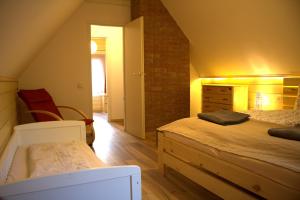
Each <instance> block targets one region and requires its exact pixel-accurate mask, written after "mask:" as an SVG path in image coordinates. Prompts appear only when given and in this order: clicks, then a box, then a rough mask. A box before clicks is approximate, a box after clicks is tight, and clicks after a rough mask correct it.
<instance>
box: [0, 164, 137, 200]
mask: <svg viewBox="0 0 300 200" xmlns="http://www.w3.org/2000/svg"><path fill="white" fill-rule="evenodd" d="M61 198H63V199H66V200H79V199H89V200H96V199H97V200H98V199H110V200H119V199H124V200H127V199H128V200H141V170H140V168H139V167H138V166H117V167H109V168H95V169H89V170H82V171H78V172H72V173H65V174H59V175H54V176H48V177H41V178H34V179H27V180H24V181H20V182H16V183H11V184H6V185H2V186H0V199H3V200H10V199H14V200H25V199H31V200H39V199H44V200H50V199H61Z"/></svg>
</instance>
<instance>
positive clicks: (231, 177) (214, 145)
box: [158, 118, 300, 199]
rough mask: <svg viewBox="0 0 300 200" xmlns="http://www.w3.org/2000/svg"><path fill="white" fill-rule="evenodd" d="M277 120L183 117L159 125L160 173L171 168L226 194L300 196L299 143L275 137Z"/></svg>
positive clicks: (228, 196)
mask: <svg viewBox="0 0 300 200" xmlns="http://www.w3.org/2000/svg"><path fill="white" fill-rule="evenodd" d="M271 127H280V125H278V124H272V123H268V122H261V121H257V120H250V121H247V122H245V123H242V124H239V125H232V126H221V125H217V124H214V123H211V122H207V121H204V120H200V119H197V118H185V119H181V120H178V121H175V122H173V123H170V124H168V125H166V126H163V127H161V128H159V132H158V145H159V162H160V167H161V169H162V172H163V173H165V172H164V171H165V167H166V166H168V167H171V168H173V169H175V170H176V171H179V172H180V173H182V174H183V175H185V176H187V177H188V178H190V179H192V180H193V181H195V182H197V183H198V184H200V185H202V186H203V187H205V188H207V189H208V190H210V191H212V192H214V193H216V194H217V195H219V196H220V197H222V198H224V199H256V198H259V197H264V198H267V199H300V142H299V141H291V140H285V139H281V138H275V137H271V136H269V135H268V134H267V130H268V128H271Z"/></svg>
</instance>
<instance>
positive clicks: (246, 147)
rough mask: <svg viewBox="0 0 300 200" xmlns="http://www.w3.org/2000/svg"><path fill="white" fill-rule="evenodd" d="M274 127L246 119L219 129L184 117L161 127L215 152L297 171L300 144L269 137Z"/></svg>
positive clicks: (299, 167)
mask: <svg viewBox="0 0 300 200" xmlns="http://www.w3.org/2000/svg"><path fill="white" fill-rule="evenodd" d="M271 127H281V126H280V125H277V124H272V123H267V122H260V121H256V120H249V121H247V122H244V123H242V124H238V125H231V126H221V125H217V124H214V123H210V122H207V121H204V120H200V119H198V118H184V119H180V120H177V121H175V122H173V123H170V124H167V125H165V126H162V127H160V128H159V129H158V130H159V131H167V132H172V133H176V134H180V135H182V136H185V137H187V138H191V139H193V140H195V141H197V142H200V143H201V144H203V145H206V146H209V147H213V148H214V149H216V150H219V151H224V152H229V153H231V154H235V155H239V156H243V157H246V158H251V159H255V160H259V161H263V162H268V163H271V164H273V165H277V166H280V167H284V168H286V169H289V170H292V171H294V172H297V173H299V172H300V142H299V141H294V140H286V139H281V138H276V137H271V136H269V135H268V133H267V130H268V129H269V128H271Z"/></svg>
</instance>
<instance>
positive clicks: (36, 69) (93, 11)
mask: <svg viewBox="0 0 300 200" xmlns="http://www.w3.org/2000/svg"><path fill="white" fill-rule="evenodd" d="M129 20H130V8H129V6H127V5H113V4H96V3H83V4H82V6H81V7H80V8H79V9H78V10H77V11H76V12H75V13H74V14H73V16H71V17H70V18H69V20H68V21H67V22H66V23H65V24H64V25H63V26H62V27H61V28H60V29H59V31H57V33H56V34H55V36H54V37H53V38H52V40H51V41H49V42H48V44H47V45H46V46H45V47H44V48H43V49H42V50H41V51H40V53H39V54H38V55H37V56H36V57H35V58H34V60H33V61H32V63H31V64H30V65H29V66H28V68H27V70H26V71H24V73H23V74H22V75H21V76H20V79H19V87H20V88H25V89H33V88H46V89H47V90H48V91H49V92H50V93H51V95H52V96H53V97H54V100H55V102H56V104H58V105H71V106H74V107H77V108H80V109H82V110H83V111H84V112H86V113H87V114H88V115H89V116H92V92H91V91H92V90H91V67H90V31H89V29H90V25H91V24H99V25H123V24H126V23H127V22H128V21H129ZM65 115H66V116H67V118H74V117H75V116H74V115H73V114H72V113H65Z"/></svg>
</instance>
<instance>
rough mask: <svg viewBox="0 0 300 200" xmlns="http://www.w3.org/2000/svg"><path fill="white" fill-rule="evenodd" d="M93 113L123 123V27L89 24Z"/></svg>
mask: <svg viewBox="0 0 300 200" xmlns="http://www.w3.org/2000/svg"><path fill="white" fill-rule="evenodd" d="M90 33H91V38H90V39H91V71H92V91H93V92H92V93H93V112H95V113H97V112H101V113H107V120H108V121H114V122H119V123H120V124H123V123H124V81H123V77H124V74H123V65H124V64H123V27H118V26H100V25H91V26H90Z"/></svg>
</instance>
